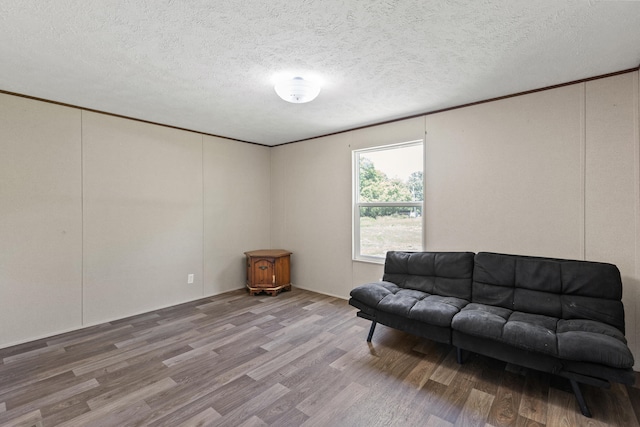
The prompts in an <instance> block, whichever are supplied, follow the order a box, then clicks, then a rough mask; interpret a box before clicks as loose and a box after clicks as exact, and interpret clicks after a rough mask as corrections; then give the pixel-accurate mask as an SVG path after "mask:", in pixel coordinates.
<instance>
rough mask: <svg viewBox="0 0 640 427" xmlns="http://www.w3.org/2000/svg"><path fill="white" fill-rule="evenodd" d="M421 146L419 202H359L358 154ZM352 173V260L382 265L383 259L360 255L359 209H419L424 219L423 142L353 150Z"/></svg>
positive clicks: (422, 239)
mask: <svg viewBox="0 0 640 427" xmlns="http://www.w3.org/2000/svg"><path fill="white" fill-rule="evenodd" d="M415 145H422V150H423V151H422V152H423V161H422V164H423V165H422V179H423V181H422V186H423V191H422V195H423V196H422V198H423V200H422V201H421V202H361V201H360V200H359V199H360V161H359V160H360V159H359V157H360V154H362V153H369V152H380V151H384V150H394V149H398V148H404V147H410V146H415ZM351 157H352V172H353V189H352V199H353V203H352V218H353V237H352V243H353V244H352V259H353V260H354V261H363V262H371V263H376V264H384V260H385V258H384V257H382V256H371V255H362V254H361V253H360V208H364V207H420V208H421V212H422V218H424V141H423V140H422V139H418V140H415V141H408V142H401V143H397V144H389V145H382V146H377V147H370V148H363V149H359V150H353V151H352V152H351ZM420 242H421V243H420V245H421V250H424V249H423V248H424V219H423V220H422V224H421V227H420Z"/></svg>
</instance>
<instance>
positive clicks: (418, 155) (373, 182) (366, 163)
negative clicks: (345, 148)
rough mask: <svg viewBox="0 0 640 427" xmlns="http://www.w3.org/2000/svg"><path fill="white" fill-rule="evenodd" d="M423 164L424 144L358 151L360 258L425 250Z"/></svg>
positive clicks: (356, 251)
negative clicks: (423, 239)
mask: <svg viewBox="0 0 640 427" xmlns="http://www.w3.org/2000/svg"><path fill="white" fill-rule="evenodd" d="M423 164H424V158H423V145H422V141H412V142H408V143H404V144H397V145H388V146H384V147H376V148H370V149H366V150H356V151H354V152H353V166H354V167H353V171H354V173H353V182H354V191H353V195H354V196H353V199H354V203H353V258H354V259H355V260H360V261H373V262H383V261H384V257H385V255H386V253H387V251H392V250H404V251H421V250H422V247H423V242H422V238H423V237H422V236H423V232H422V205H423V199H424V197H423V174H422V170H423Z"/></svg>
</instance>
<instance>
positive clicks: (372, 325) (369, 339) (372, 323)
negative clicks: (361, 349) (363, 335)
mask: <svg viewBox="0 0 640 427" xmlns="http://www.w3.org/2000/svg"><path fill="white" fill-rule="evenodd" d="M377 323H378V322H376V321H375V320H372V321H371V329H369V336H368V337H367V342H371V338H373V331H375V329H376V324H377Z"/></svg>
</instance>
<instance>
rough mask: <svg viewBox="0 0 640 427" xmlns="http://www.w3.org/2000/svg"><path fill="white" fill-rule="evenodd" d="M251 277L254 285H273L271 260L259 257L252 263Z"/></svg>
mask: <svg viewBox="0 0 640 427" xmlns="http://www.w3.org/2000/svg"><path fill="white" fill-rule="evenodd" d="M253 274H254V276H253V279H254V286H255V285H269V286H271V285H273V275H274V271H273V261H271V260H267V259H259V260H257V261H256V262H254V264H253Z"/></svg>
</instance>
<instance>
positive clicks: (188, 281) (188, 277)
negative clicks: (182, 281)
mask: <svg viewBox="0 0 640 427" xmlns="http://www.w3.org/2000/svg"><path fill="white" fill-rule="evenodd" d="M192 283H193V274H189V275H188V276H187V284H188V285H190V284H192Z"/></svg>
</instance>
